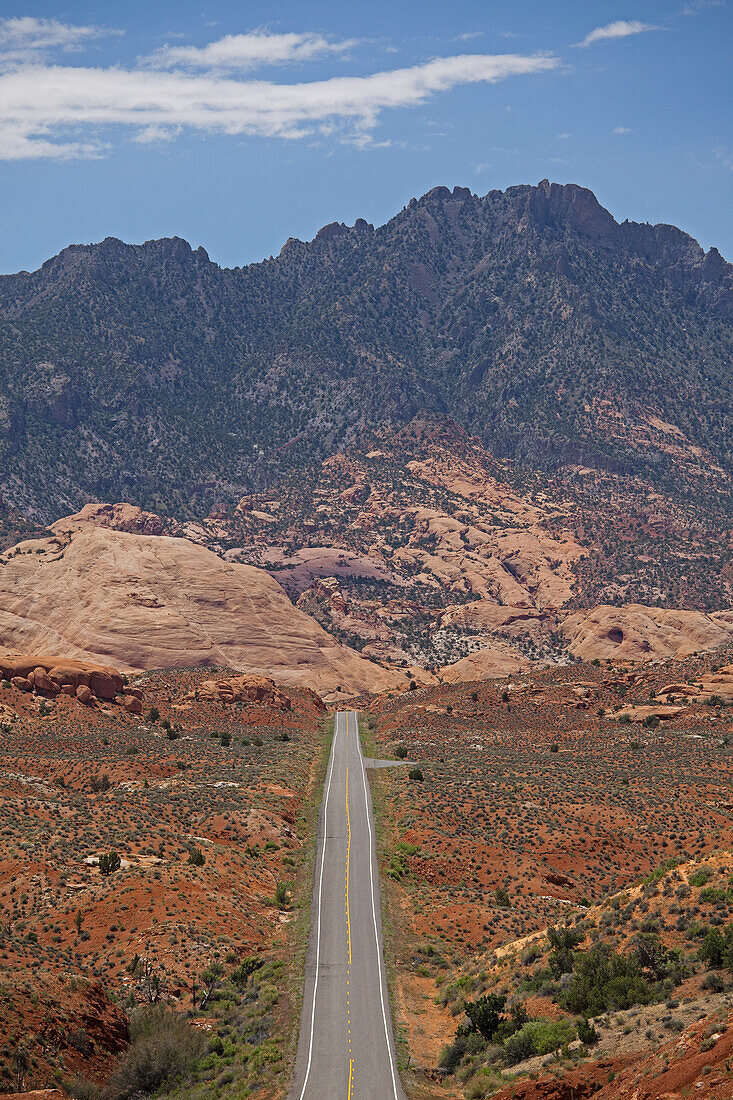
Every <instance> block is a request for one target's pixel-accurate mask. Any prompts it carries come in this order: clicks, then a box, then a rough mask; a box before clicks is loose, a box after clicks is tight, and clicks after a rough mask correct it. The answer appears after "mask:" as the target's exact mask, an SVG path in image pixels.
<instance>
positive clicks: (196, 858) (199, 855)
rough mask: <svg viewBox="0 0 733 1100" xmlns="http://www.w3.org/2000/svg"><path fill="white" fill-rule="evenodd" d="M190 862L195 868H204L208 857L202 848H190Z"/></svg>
mask: <svg viewBox="0 0 733 1100" xmlns="http://www.w3.org/2000/svg"><path fill="white" fill-rule="evenodd" d="M188 862H189V863H190V864H191V865H192V866H193V867H203V865H204V864H205V863H206V857H205V856H204V853H203V852H202V851H201V849H200V848H190V849H189V852H188Z"/></svg>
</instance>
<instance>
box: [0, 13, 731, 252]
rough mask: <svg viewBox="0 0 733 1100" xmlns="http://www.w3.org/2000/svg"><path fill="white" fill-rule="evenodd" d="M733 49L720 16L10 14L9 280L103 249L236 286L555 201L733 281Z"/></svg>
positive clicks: (3, 152) (3, 57) (1, 232)
mask: <svg viewBox="0 0 733 1100" xmlns="http://www.w3.org/2000/svg"><path fill="white" fill-rule="evenodd" d="M732 32H733V18H732V13H731V6H730V4H729V3H726V2H724V0H676V2H671V0H670V2H668V0H608V2H606V0H588V2H585V3H580V2H569V0H552V2H548V0H541V2H540V0H512V2H509V0H483V2H478V0H452V2H451V3H446V2H445V0H389V2H388V0H370V3H368V4H364V3H358V4H357V3H354V2H352V0H341V2H338V3H326V2H320V3H319V2H309V0H299V2H297V3H295V2H290V0H288V2H277V0H275V2H268V3H264V2H259V0H243V2H238V3H232V2H230V0H213V2H212V0H197V2H196V3H191V2H189V0H175V2H173V0H162V2H161V0H152V2H151V0H147V2H140V0H128V2H127V3H126V4H124V5H122V4H119V5H117V4H115V5H112V4H109V5H101V4H99V3H98V2H97V3H89V2H82V0H67V2H66V3H65V4H62V3H48V2H35V3H34V2H31V0H27V2H26V3H24V4H22V5H20V6H15V5H14V4H12V3H11V2H10V0H0V189H1V191H0V194H1V195H2V203H1V204H0V271H3V272H10V271H16V270H19V269H22V268H25V269H28V270H32V269H33V268H35V267H37V266H38V265H39V264H40V263H42V262H43V260H44V259H46V258H47V257H49V256H51V255H53V254H54V253H56V252H58V251H59V250H60V249H61V248H63V247H64V246H65V245H67V244H69V243H72V242H73V243H78V242H90V241H96V240H101V239H102V238H103V237H105V236H117V237H121V238H122V239H124V240H126V241H143V240H146V239H148V238H151V237H163V236H173V235H179V236H182V237H185V238H186V239H187V240H189V241H190V242H191V243H192V244H193V245H194V246H198V245H199V244H203V245H204V247H205V248H206V249H207V250H208V252H209V254H210V255H211V257H212V259H214V260H216V261H217V262H219V263H221V264H224V265H229V266H231V265H235V264H242V263H248V262H250V261H252V260H257V259H261V258H262V257H264V256H268V255H270V254H271V253H277V252H278V251H279V249H280V247H281V245H282V244H283V242H284V241H285V240H286V238H287V237H289V236H297V237H301V238H302V239H309V238H311V237H312V236H313V235H314V233H315V232H316V231H317V230H318V229H319V228H320V226H322V225H323V224H325V223H326V222H330V221H346V222H348V223H352V222H353V221H354V220H355V219H356V218H357V217H365V218H366V219H367V220H369V221H372V222H374V223H375V224H379V223H380V222H383V221H385V220H387V219H388V218H389V217H391V216H392V215H393V214H394V213H396V212H397V211H398V210H399V209H400V208H401V207H402V206H403V205H405V204H406V203H407V202H408V201H409V200H410V198H412V197H413V196H418V195H421V194H423V193H424V192H425V191H427V190H429V189H430V188H431V187H433V186H435V185H436V184H447V185H448V186H453V185H454V184H461V185H462V186H467V187H470V188H471V189H472V190H473V191H475V192H477V193H479V194H484V193H485V192H487V191H489V190H490V189H492V188H505V187H507V186H510V185H511V184H515V183H537V182H538V181H539V180H540V179H542V178H544V177H548V178H549V179H551V180H556V181H559V182H571V181H572V182H576V183H580V184H583V185H585V186H587V187H590V188H592V189H593V190H594V191H595V193H596V194H597V196H598V198H599V199H600V201H601V202H602V203H603V204H604V205H605V206H607V207H608V208H609V209H610V210H611V212H612V213H613V214H614V215H615V216H616V217H617V218H619V219H620V220H622V219H623V218H627V217H628V218H631V219H634V220H637V221H651V222H659V221H666V222H672V223H674V224H676V225H679V226H680V227H681V228H683V229H685V230H687V231H688V232H690V233H692V234H693V236H695V237H697V238H698V239H699V240H700V242H701V243H702V244H703V245H704V246H705V247H706V248H707V247H709V246H710V245H713V244H714V245H716V246H717V247H718V248H720V250H721V251H722V252H723V254H724V255H725V256H727V257H728V258H730V259H733V203H731V198H732V197H733V127H732V125H731V123H732V120H733V94H732V93H733V75H732V72H733V66H731V46H732V45H733V33H732Z"/></svg>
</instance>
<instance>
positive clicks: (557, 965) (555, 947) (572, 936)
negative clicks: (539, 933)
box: [547, 924, 585, 978]
mask: <svg viewBox="0 0 733 1100" xmlns="http://www.w3.org/2000/svg"><path fill="white" fill-rule="evenodd" d="M547 938H548V940H549V941H550V947H551V948H552V951H551V952H550V957H549V959H548V960H547V961H548V965H549V967H550V972H551V974H552V976H553V977H555V978H559V977H561V976H562V975H563V974H569V973H570V971H571V970H572V969H573V961H574V958H575V949H576V947H578V945H579V944H581V943H582V942H583V939H584V938H585V936H584V933H583V932H582V931H581V930H580V929H579V928H570V926H569V925H567V924H561V925H558V927H557V928H548V930H547Z"/></svg>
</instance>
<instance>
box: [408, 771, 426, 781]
mask: <svg viewBox="0 0 733 1100" xmlns="http://www.w3.org/2000/svg"><path fill="white" fill-rule="evenodd" d="M409 774H410V779H412V780H415V781H416V782H421V781H422V780H423V779H424V778H425V777H424V775H423V773H422V769H421V768H410V773H409Z"/></svg>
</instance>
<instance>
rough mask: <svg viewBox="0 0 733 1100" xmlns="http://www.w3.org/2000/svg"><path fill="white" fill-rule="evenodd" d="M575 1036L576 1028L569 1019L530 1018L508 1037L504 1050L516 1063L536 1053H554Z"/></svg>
mask: <svg viewBox="0 0 733 1100" xmlns="http://www.w3.org/2000/svg"><path fill="white" fill-rule="evenodd" d="M575 1037H576V1035H575V1028H574V1027H573V1025H572V1024H571V1023H570V1021H569V1020H548V1019H541V1020H529V1021H528V1022H527V1023H526V1024H525V1025H524V1027H522V1028H520V1030H519V1031H517V1032H515V1033H514V1035H510V1036H509V1038H508V1039H506V1041H505V1042H504V1050H505V1052H506V1057H507V1061H508V1062H509V1064H510V1065H515V1064H516V1063H517V1062H523V1061H524V1059H525V1058H533V1057H534V1056H535V1055H536V1054H552V1053H553V1051H555V1050H557V1049H558V1048H559V1047H562V1046H565V1044H566V1043H570V1042H572V1040H573V1039H575Z"/></svg>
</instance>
